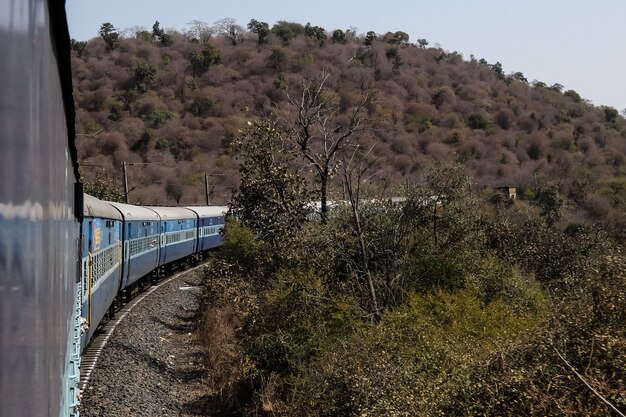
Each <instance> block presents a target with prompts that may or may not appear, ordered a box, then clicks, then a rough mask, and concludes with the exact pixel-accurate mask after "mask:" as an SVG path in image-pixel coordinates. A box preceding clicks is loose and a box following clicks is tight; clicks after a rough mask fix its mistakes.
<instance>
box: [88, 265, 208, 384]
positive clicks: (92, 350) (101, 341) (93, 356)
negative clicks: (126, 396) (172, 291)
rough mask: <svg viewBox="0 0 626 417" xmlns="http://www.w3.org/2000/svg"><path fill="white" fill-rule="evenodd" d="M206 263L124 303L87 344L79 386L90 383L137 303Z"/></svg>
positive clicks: (159, 283)
mask: <svg viewBox="0 0 626 417" xmlns="http://www.w3.org/2000/svg"><path fill="white" fill-rule="evenodd" d="M204 265H205V263H202V264H200V265H196V266H194V267H191V268H188V269H185V270H183V271H179V272H176V273H175V274H174V275H172V276H169V277H167V278H165V279H163V280H161V281H159V282H158V283H157V284H153V285H152V286H151V287H149V288H147V289H146V290H145V291H143V292H141V293H139V294H138V295H137V296H135V297H134V298H132V299H131V300H130V301H129V302H128V303H126V304H125V305H123V306H122V307H121V308H120V309H119V310H117V311H116V312H115V316H114V317H113V318H112V319H110V320H109V321H107V322H106V323H105V324H104V325H103V326H101V328H100V329H99V331H98V333H97V334H96V335H95V336H94V338H93V339H92V340H91V342H90V344H89V345H88V346H87V348H86V349H85V351H84V352H83V354H82V355H81V358H80V383H79V388H80V390H81V391H83V390H85V388H86V387H87V384H88V383H89V378H90V377H91V374H92V373H93V370H94V369H95V368H96V364H97V362H98V359H99V357H100V354H101V353H102V350H103V349H104V347H105V346H106V344H107V342H108V341H109V339H110V338H111V335H112V334H113V332H114V331H115V328H116V327H117V325H118V324H119V323H121V322H122V321H123V320H124V318H126V316H127V315H128V313H130V312H131V311H132V309H133V308H134V307H135V306H136V305H138V304H139V303H141V302H142V301H143V300H144V299H145V298H146V297H148V296H149V295H150V294H152V293H153V292H154V291H156V290H157V289H159V288H161V287H162V286H164V285H166V284H168V283H169V282H170V281H172V280H174V279H176V278H178V277H180V276H182V275H185V274H188V273H190V272H193V271H195V270H197V269H199V268H202V267H203V266H204Z"/></svg>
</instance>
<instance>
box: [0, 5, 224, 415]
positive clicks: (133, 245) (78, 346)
mask: <svg viewBox="0 0 626 417" xmlns="http://www.w3.org/2000/svg"><path fill="white" fill-rule="evenodd" d="M0 16H1V17H0V54H1V56H2V59H0V74H2V78H1V81H0V83H1V84H0V91H2V94H0V181H1V185H0V399H1V400H0V416H12V417H15V416H60V417H67V416H78V414H79V410H78V407H77V406H78V401H79V388H78V384H79V380H80V375H79V374H80V354H81V350H82V349H83V348H84V347H85V346H86V344H87V343H88V342H89V340H90V338H91V337H92V336H93V334H94V333H95V332H96V329H97V327H98V324H99V323H100V322H101V321H102V320H103V319H104V318H105V317H106V315H107V314H109V313H110V309H111V305H112V304H113V303H114V300H116V299H120V297H124V296H125V295H126V294H127V293H128V292H129V291H131V290H132V289H133V288H134V287H136V286H138V285H141V282H142V279H145V278H150V277H153V276H155V275H158V274H160V273H161V272H162V271H163V270H164V269H166V268H168V267H170V266H172V265H180V264H181V263H184V262H187V260H188V259H190V258H197V257H198V256H200V254H201V253H204V252H205V251H206V250H208V249H210V248H212V247H215V246H217V245H219V244H220V240H221V235H220V233H219V230H220V228H222V227H223V220H224V209H225V208H224V207H188V208H185V207H150V208H148V207H139V206H133V205H128V204H119V203H111V202H106V201H101V200H98V199H96V198H93V197H91V196H88V195H85V194H84V192H83V184H82V181H81V176H80V172H79V163H78V156H77V151H76V145H75V130H74V129H75V128H74V123H75V107H74V100H73V94H72V72H71V65H70V63H71V59H70V36H69V31H68V26H67V18H66V15H65V4H64V2H63V1H52V0H22V1H14V0H0Z"/></svg>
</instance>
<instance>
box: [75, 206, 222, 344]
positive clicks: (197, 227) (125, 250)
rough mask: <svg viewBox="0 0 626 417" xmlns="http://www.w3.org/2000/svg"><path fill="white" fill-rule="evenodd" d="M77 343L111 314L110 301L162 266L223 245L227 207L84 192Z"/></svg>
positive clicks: (195, 257)
mask: <svg viewBox="0 0 626 417" xmlns="http://www.w3.org/2000/svg"><path fill="white" fill-rule="evenodd" d="M84 201H85V203H84V212H85V215H84V220H83V227H82V238H81V240H82V248H83V250H82V262H81V285H80V287H81V288H82V293H81V324H82V337H81V346H82V348H83V349H84V348H85V346H86V345H87V343H88V342H89V340H90V339H91V338H92V337H93V335H94V333H95V331H96V329H97V326H98V324H100V323H101V322H102V320H103V319H104V318H105V317H106V315H107V313H110V314H112V306H113V302H114V301H115V300H116V299H117V300H120V301H121V299H122V298H125V297H126V295H127V294H129V293H130V292H131V291H132V290H133V289H134V288H135V287H137V286H138V285H143V284H145V283H146V282H148V281H149V280H151V279H152V278H154V277H158V276H159V275H162V274H163V273H164V272H166V270H167V269H170V268H172V267H176V266H180V265H181V264H187V263H189V262H191V261H197V260H199V259H200V258H202V257H203V255H204V254H205V253H206V252H207V251H209V250H211V249H214V248H216V247H218V246H220V245H221V243H222V231H223V229H224V224H225V222H224V216H225V214H226V210H227V207H224V206H211V207H208V206H207V207H190V208H185V207H141V206H133V205H130V204H122V203H113V202H107V201H101V200H98V199H96V198H94V197H91V196H88V195H85V199H84Z"/></svg>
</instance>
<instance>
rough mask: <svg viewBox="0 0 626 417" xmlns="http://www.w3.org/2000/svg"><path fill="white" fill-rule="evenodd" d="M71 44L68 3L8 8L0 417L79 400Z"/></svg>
mask: <svg viewBox="0 0 626 417" xmlns="http://www.w3.org/2000/svg"><path fill="white" fill-rule="evenodd" d="M69 44H70V37H69V33H68V29H67V23H66V18H65V9H64V3H63V2H62V1H46V0H23V1H14V0H0V56H1V57H2V58H1V59H0V74H1V75H2V77H0V91H1V92H2V94H0V415H1V416H67V415H69V414H70V413H72V412H74V410H75V407H74V406H75V404H76V399H77V384H78V364H79V349H80V333H79V330H78V327H77V326H76V324H77V322H78V320H79V314H80V304H79V302H78V298H77V295H78V291H77V289H78V278H79V263H78V259H79V250H80V244H79V230H80V222H79V221H80V218H81V217H82V213H81V212H82V208H83V203H82V201H81V200H80V198H81V194H82V192H81V188H80V185H79V178H80V177H79V173H78V161H77V157H76V148H75V146H74V103H73V98H72V78H71V69H70V48H69Z"/></svg>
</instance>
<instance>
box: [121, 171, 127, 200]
mask: <svg viewBox="0 0 626 417" xmlns="http://www.w3.org/2000/svg"><path fill="white" fill-rule="evenodd" d="M122 175H123V176H124V202H125V203H126V204H128V178H127V177H126V161H122Z"/></svg>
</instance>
